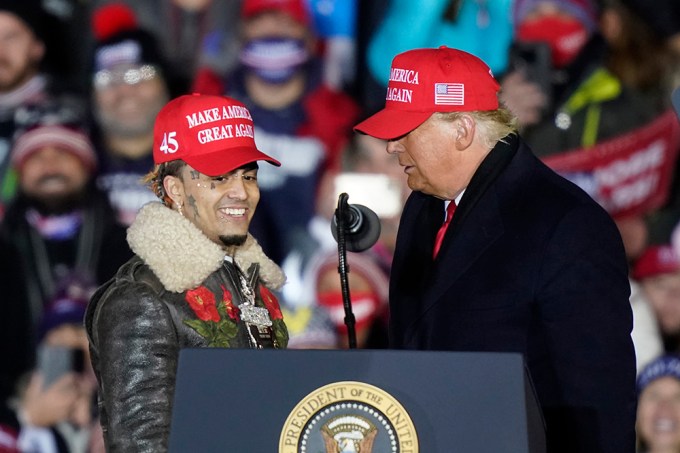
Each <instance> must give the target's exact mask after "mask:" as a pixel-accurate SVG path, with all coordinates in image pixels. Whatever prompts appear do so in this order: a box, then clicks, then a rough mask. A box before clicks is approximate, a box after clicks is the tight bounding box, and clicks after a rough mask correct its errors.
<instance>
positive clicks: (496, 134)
mask: <svg viewBox="0 0 680 453" xmlns="http://www.w3.org/2000/svg"><path fill="white" fill-rule="evenodd" d="M436 115H437V117H438V118H439V119H441V120H443V121H447V122H453V121H455V120H457V119H459V118H460V117H461V116H463V115H469V116H471V117H472V118H473V119H474V120H475V123H476V124H477V130H478V131H479V134H480V137H481V139H482V140H483V141H484V143H485V144H486V146H488V147H489V149H491V148H493V147H494V146H495V145H496V143H497V142H499V141H500V140H502V139H503V137H506V136H507V135H509V134H517V127H518V126H517V117H516V116H515V115H514V114H513V113H512V112H511V111H510V110H508V109H507V108H506V107H505V106H503V105H501V107H499V108H498V109H496V110H484V111H482V110H476V111H472V112H442V113H436Z"/></svg>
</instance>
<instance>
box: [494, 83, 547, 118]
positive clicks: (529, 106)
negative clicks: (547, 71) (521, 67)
mask: <svg viewBox="0 0 680 453" xmlns="http://www.w3.org/2000/svg"><path fill="white" fill-rule="evenodd" d="M500 99H501V101H503V103H505V106H506V107H507V108H508V109H510V111H512V112H513V113H514V114H515V115H516V116H517V120H518V121H519V124H520V126H521V127H526V126H531V125H533V124H536V123H538V122H539V121H540V120H541V114H542V110H543V109H544V108H546V106H547V102H548V97H547V96H546V94H545V93H543V91H542V90H541V87H540V86H539V85H538V84H536V83H534V82H531V81H530V80H527V78H526V76H525V75H524V74H523V73H522V72H521V71H512V72H510V73H508V75H507V76H506V77H504V78H503V80H502V81H501V92H500Z"/></svg>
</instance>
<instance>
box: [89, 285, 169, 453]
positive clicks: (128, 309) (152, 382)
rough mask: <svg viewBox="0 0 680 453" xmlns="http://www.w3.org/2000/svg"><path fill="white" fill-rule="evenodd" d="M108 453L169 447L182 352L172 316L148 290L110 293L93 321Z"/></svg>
mask: <svg viewBox="0 0 680 453" xmlns="http://www.w3.org/2000/svg"><path fill="white" fill-rule="evenodd" d="M93 333H94V335H95V341H96V345H97V349H98V359H99V360H98V361H99V370H100V380H101V392H102V395H100V398H101V400H102V403H103V405H104V409H105V411H106V415H107V419H108V433H105V436H106V438H107V440H108V450H107V451H109V452H125V453H130V452H154V453H158V452H163V451H166V450H167V448H168V446H167V443H168V437H169V432H170V420H171V410H172V398H173V395H174V389H175V373H176V368H177V356H178V353H179V347H178V341H177V335H176V330H175V327H174V324H173V322H172V319H171V314H170V312H169V311H168V309H167V307H166V305H165V304H164V303H163V302H161V301H160V299H159V298H158V295H157V294H156V293H155V292H153V291H152V290H151V289H150V288H149V287H148V286H145V285H143V284H134V283H129V282H128V284H127V286H119V287H117V288H116V287H114V288H111V290H110V291H109V292H108V294H106V295H105V296H104V298H103V299H102V300H101V301H100V302H99V307H97V312H96V313H95V317H94V319H93Z"/></svg>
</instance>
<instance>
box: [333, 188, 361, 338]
mask: <svg viewBox="0 0 680 453" xmlns="http://www.w3.org/2000/svg"><path fill="white" fill-rule="evenodd" d="M348 198H349V195H347V194H346V193H341V194H340V196H339V197H338V207H337V209H336V210H335V218H336V222H337V237H338V273H339V274H340V287H341V289H342V305H343V307H344V308H345V325H346V326H347V335H348V341H349V348H350V349H356V347H357V335H356V330H355V324H356V318H355V317H354V313H353V312H352V300H351V299H350V296H349V281H348V279H347V273H348V272H349V265H348V264H347V247H346V239H345V232H346V231H347V230H346V229H347V225H346V219H347V217H346V216H347V210H348V209H349V208H348V206H347V199H348Z"/></svg>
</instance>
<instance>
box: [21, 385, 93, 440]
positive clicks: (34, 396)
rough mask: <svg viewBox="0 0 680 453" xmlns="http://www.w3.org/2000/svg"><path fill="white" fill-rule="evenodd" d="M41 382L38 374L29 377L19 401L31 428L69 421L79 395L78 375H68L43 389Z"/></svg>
mask: <svg viewBox="0 0 680 453" xmlns="http://www.w3.org/2000/svg"><path fill="white" fill-rule="evenodd" d="M43 381H44V379H43V376H42V374H41V373H39V372H35V373H33V375H32V376H31V380H30V382H29V384H28V388H27V389H26V393H25V395H24V397H23V399H22V400H21V409H22V413H23V414H24V416H25V417H26V421H27V422H28V423H29V424H30V425H33V426H39V427H49V426H53V425H55V424H57V423H59V422H61V421H64V420H69V419H70V418H71V416H72V414H73V412H74V409H75V408H76V403H77V402H78V398H79V396H80V394H81V392H80V385H79V377H78V375H77V374H76V373H68V374H66V375H64V376H62V377H60V378H59V379H58V380H57V381H55V382H54V384H52V385H50V386H49V387H47V388H43Z"/></svg>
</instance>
